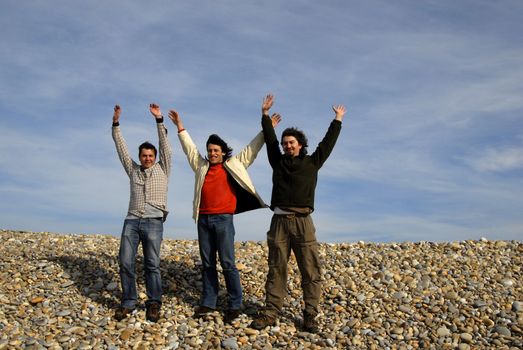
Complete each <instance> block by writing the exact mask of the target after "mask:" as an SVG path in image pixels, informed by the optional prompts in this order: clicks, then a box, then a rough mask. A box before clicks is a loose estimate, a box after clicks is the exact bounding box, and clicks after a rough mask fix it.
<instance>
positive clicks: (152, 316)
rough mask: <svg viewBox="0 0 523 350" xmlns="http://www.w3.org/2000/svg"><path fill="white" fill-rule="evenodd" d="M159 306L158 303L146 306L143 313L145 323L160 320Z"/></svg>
mask: <svg viewBox="0 0 523 350" xmlns="http://www.w3.org/2000/svg"><path fill="white" fill-rule="evenodd" d="M160 306H161V305H160V303H150V304H147V311H146V312H145V318H146V319H147V321H151V322H157V321H158V320H159V319H160Z"/></svg>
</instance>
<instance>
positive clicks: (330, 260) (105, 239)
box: [0, 230, 523, 350]
mask: <svg viewBox="0 0 523 350" xmlns="http://www.w3.org/2000/svg"><path fill="white" fill-rule="evenodd" d="M0 240H1V242H2V244H1V245H0V350H2V349H35V350H36V349H110V350H116V349H274V348H278V349H461V350H467V349H510V350H515V349H522V348H523V283H522V280H523V271H522V265H523V264H522V263H523V243H522V242H520V241H490V240H487V239H484V238H480V239H478V240H470V241H460V242H446V243H433V242H416V243H410V242H408V243H407V242H405V243H366V242H348V243H335V244H331V243H321V244H320V254H321V258H322V261H323V295H322V301H321V304H320V314H319V324H320V332H319V333H318V334H312V333H307V332H304V331H303V330H302V328H301V322H302V313H301V308H302V305H303V301H302V298H301V297H302V293H301V287H300V274H299V271H298V267H297V265H296V261H295V260H294V258H293V257H292V256H291V260H290V262H289V279H288V292H289V293H288V297H287V299H286V303H285V306H284V310H283V313H282V315H281V317H280V319H279V321H278V323H277V324H276V325H275V326H272V327H267V328H266V329H264V330H261V331H257V330H254V329H251V328H249V327H248V326H249V324H250V322H251V321H252V317H253V315H254V314H255V313H256V312H257V311H258V310H260V308H261V307H262V306H263V301H264V294H265V290H264V285H265V278H266V274H267V253H268V251H267V245H266V243H265V242H237V243H236V262H237V266H238V269H239V271H240V276H241V280H242V286H243V289H244V305H243V309H242V314H241V316H240V317H239V318H237V319H236V320H235V321H234V322H233V323H232V324H224V322H223V315H222V311H223V309H224V308H225V305H226V295H225V287H224V286H225V284H224V282H223V279H221V286H222V289H221V294H220V302H219V308H218V310H217V311H216V312H214V313H212V314H209V315H208V316H207V317H206V318H203V319H193V318H192V314H193V309H194V308H195V307H196V306H197V304H198V299H199V295H200V288H201V278H200V260H199V253H198V242H197V241H196V240H175V239H165V240H164V241H163V243H162V253H161V257H162V281H163V288H164V295H163V305H162V314H161V319H160V320H159V322H157V323H151V322H148V321H146V320H145V306H144V302H145V300H146V296H145V288H144V279H143V269H142V261H143V260H142V258H141V250H140V254H139V259H138V263H137V273H138V275H139V279H138V290H139V292H140V307H139V308H138V309H137V310H136V311H135V312H134V313H133V314H132V315H131V316H130V317H128V318H126V319H124V320H122V321H120V322H117V321H115V320H114V318H113V309H114V308H115V307H116V306H117V305H118V302H119V298H120V285H119V275H118V271H119V268H118V260H117V256H118V247H119V239H118V237H115V236H110V235H94V234H93V235H83V234H74V235H73V234H54V233H49V232H24V231H10V230H0ZM220 278H221V275H220Z"/></svg>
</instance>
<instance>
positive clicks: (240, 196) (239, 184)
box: [178, 130, 267, 222]
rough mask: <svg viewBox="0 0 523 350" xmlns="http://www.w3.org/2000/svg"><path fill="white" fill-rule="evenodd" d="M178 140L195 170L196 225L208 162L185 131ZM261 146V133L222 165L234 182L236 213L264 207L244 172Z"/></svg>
mask: <svg viewBox="0 0 523 350" xmlns="http://www.w3.org/2000/svg"><path fill="white" fill-rule="evenodd" d="M178 138H179V139H180V143H181V145H182V149H183V152H184V153H185V155H186V156H187V160H188V161H189V165H190V166H191V168H192V170H193V171H194V199H193V219H194V221H196V222H198V217H199V211H200V199H201V194H202V187H203V182H204V180H205V176H206V175H207V171H208V170H209V166H210V165H209V161H208V160H207V159H206V158H205V157H204V156H202V155H201V154H200V152H198V149H197V148H196V145H195V144H194V142H193V140H192V139H191V136H190V135H189V133H188V132H187V130H183V131H181V132H180V133H178ZM263 145H264V139H263V132H261V131H260V132H259V133H258V135H256V137H255V138H254V139H252V141H251V142H250V143H249V144H248V145H247V146H245V148H243V149H242V150H241V152H240V153H238V154H236V155H234V156H232V157H231V158H229V159H227V160H226V161H225V162H224V163H223V166H224V168H225V170H227V172H228V173H229V174H230V175H231V176H232V178H233V179H234V180H235V185H236V186H235V189H236V197H237V205H236V210H235V212H234V213H235V214H239V213H242V212H244V211H248V210H253V209H259V208H265V207H267V205H266V204H265V203H264V202H263V200H262V199H261V197H260V195H259V194H258V192H257V191H256V189H255V188H254V184H253V183H252V180H251V178H250V176H249V174H248V173H247V168H248V167H249V166H250V165H251V164H252V162H254V160H255V159H256V156H257V155H258V152H259V151H260V149H261V148H262V147H263Z"/></svg>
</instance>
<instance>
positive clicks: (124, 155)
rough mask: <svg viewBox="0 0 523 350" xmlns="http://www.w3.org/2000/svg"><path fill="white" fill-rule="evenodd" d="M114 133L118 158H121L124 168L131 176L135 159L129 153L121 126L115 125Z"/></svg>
mask: <svg viewBox="0 0 523 350" xmlns="http://www.w3.org/2000/svg"><path fill="white" fill-rule="evenodd" d="M112 135H113V140H114V144H115V146H116V152H117V153H118V158H120V162H122V165H123V168H124V170H125V172H126V173H127V175H129V176H131V172H132V169H133V160H132V158H131V155H130V154H129V150H128V149H127V143H126V142H125V139H124V138H123V135H122V131H121V130H120V126H113V129H112Z"/></svg>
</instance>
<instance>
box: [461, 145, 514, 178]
mask: <svg viewBox="0 0 523 350" xmlns="http://www.w3.org/2000/svg"><path fill="white" fill-rule="evenodd" d="M465 162H467V163H468V164H470V165H471V166H472V167H473V168H474V169H476V170H477V171H481V172H504V171H511V170H517V169H523V146H521V147H514V148H512V147H511V148H488V149H487V150H485V151H484V152H483V153H482V154H480V155H478V156H476V157H474V158H472V157H469V158H468V159H465Z"/></svg>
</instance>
